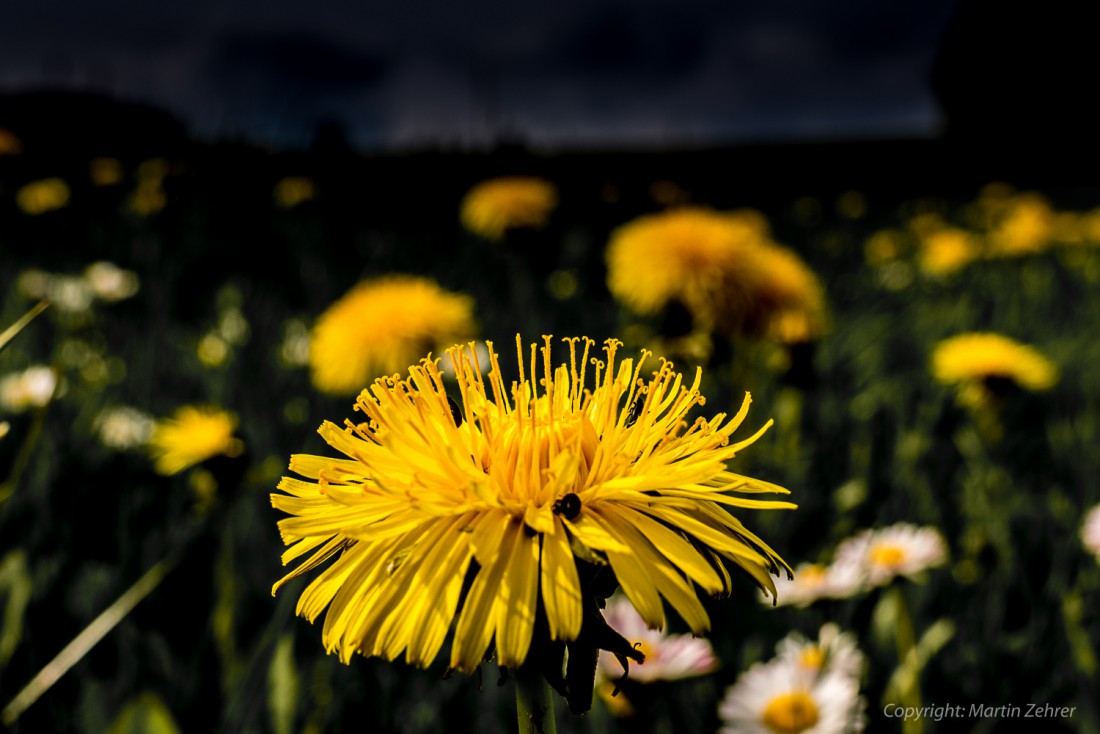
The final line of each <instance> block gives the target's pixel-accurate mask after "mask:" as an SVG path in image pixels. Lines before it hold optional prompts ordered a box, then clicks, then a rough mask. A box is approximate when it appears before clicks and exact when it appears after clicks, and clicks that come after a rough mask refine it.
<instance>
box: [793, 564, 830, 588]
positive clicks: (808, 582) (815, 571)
mask: <svg viewBox="0 0 1100 734" xmlns="http://www.w3.org/2000/svg"><path fill="white" fill-rule="evenodd" d="M826 576H827V569H826V568H825V567H824V566H822V565H821V564H819V563H812V564H810V565H809V566H805V567H803V568H800V569H799V570H798V580H799V581H801V582H802V583H803V584H804V585H805V586H811V587H813V586H821V585H822V584H823V583H825V577H826Z"/></svg>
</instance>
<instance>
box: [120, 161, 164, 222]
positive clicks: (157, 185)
mask: <svg viewBox="0 0 1100 734" xmlns="http://www.w3.org/2000/svg"><path fill="white" fill-rule="evenodd" d="M143 165H144V164H143ZM167 203H168V197H167V195H165V193H164V187H163V186H162V185H161V182H160V179H153V178H142V179H140V180H139V181H138V185H137V188H135V189H134V192H133V193H132V194H131V195H130V202H129V204H130V211H132V212H133V213H134V214H137V215H140V216H143V217H148V216H150V215H152V214H156V213H157V212H159V211H160V210H162V209H164V207H165V205H166V204H167Z"/></svg>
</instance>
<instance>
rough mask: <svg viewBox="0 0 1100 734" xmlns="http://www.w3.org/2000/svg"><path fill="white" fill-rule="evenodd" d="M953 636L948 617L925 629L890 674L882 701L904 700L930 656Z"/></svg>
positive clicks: (953, 632) (952, 626) (953, 628)
mask: <svg viewBox="0 0 1100 734" xmlns="http://www.w3.org/2000/svg"><path fill="white" fill-rule="evenodd" d="M954 636H955V623H954V622H952V621H951V620H950V619H941V620H938V621H937V622H935V623H934V624H933V625H932V626H931V627H929V628H928V629H927V630H925V632H924V634H923V635H921V638H920V641H918V642H917V644H916V646H915V647H913V648H912V649H911V650H910V651H909V654H908V655H906V656H905V660H904V661H902V663H901V664H900V665H898V668H897V670H895V671H894V674H893V675H892V676H890V682H889V683H887V684H886V693H885V694H884V695H883V700H884V701H904V700H905V697H906V693H907V692H908V691H911V690H914V687H915V686H916V684H917V680H918V679H919V678H920V672H921V670H923V669H924V666H925V665H927V664H928V661H929V660H931V659H932V656H933V655H935V654H936V653H937V652H939V651H940V650H942V649H943V647H944V645H946V644H947V643H948V642H950V641H951V638H952V637H954Z"/></svg>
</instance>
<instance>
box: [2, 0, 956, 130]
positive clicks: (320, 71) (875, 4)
mask: <svg viewBox="0 0 1100 734" xmlns="http://www.w3.org/2000/svg"><path fill="white" fill-rule="evenodd" d="M956 2H957V0H927V1H926V2H923V3H915V2H908V3H900V4H899V3H882V2H881V1H880V0H834V1H833V2H830V3H818V2H813V1H812V0H776V2H774V3H768V4H762V3H757V4H751V5H750V4H745V3H730V2H725V1H718V0H713V1H712V0H682V1H681V2H679V3H675V4H674V3H669V2H656V1H650V0H636V2H632V3H626V2H618V1H617V0H559V2H557V3H555V4H554V5H549V4H539V5H535V4H524V3H515V2H506V1H505V0H477V2H469V3H461V4H460V3H443V2H433V1H431V0H407V2H403V3H386V4H382V3H362V2H354V1H353V0H339V1H337V2H328V3H325V4H323V5H316V4H314V5H303V4H301V3H300V2H297V1H293V0H267V2H264V3H259V2H256V0H240V1H239V2H236V3H233V4H224V3H216V2H214V0H193V2H191V3H189V4H186V5H180V6H164V5H159V4H150V3H142V2H138V1H137V0H106V1H105V2H101V3H97V4H96V6H95V7H94V8H93V7H91V6H88V5H86V4H82V3H78V2H77V1H76V0H52V2H51V0H44V2H41V3H35V4H24V5H21V6H20V7H19V8H17V9H15V11H14V13H13V17H12V18H11V19H10V22H8V23H6V24H5V25H4V26H2V27H0V85H5V84H6V85H9V86H11V85H14V86H17V87H19V86H22V87H26V86H28V85H32V84H34V83H36V82H40V81H42V80H43V78H44V77H51V76H52V77H61V78H62V80H63V81H64V78H68V79H69V80H70V81H71V82H72V83H73V84H74V85H76V86H78V87H79V86H80V85H81V84H88V83H90V82H89V81H88V80H90V79H91V80H95V79H103V78H106V79H109V80H110V90H111V91H115V92H117V93H120V94H123V95H125V96H128V97H131V98H136V99H143V100H146V101H148V102H150V103H153V104H159V105H162V106H164V107H166V108H168V109H170V110H172V111H173V112H175V113H177V114H179V115H181V116H182V117H183V118H184V119H186V120H188V121H189V123H190V124H192V125H193V126H194V127H195V128H196V129H198V130H199V132H201V133H205V134H224V133H225V132H227V131H228V132H234V133H244V134H248V135H251V136H254V137H256V138H259V139H261V140H263V139H266V138H275V139H276V141H277V142H284V143H291V144H296V143H302V142H307V140H306V139H307V138H308V131H309V130H311V129H312V126H314V125H315V124H316V123H317V121H318V120H320V119H324V118H338V119H342V120H344V121H345V123H346V124H347V127H348V130H349V133H350V135H351V137H352V139H353V141H355V142H357V143H359V144H362V145H371V146H377V145H387V144H395V143H398V144H418V145H419V144H431V143H433V142H434V143H439V142H443V143H456V142H457V143H479V142H481V143H488V142H491V141H492V140H493V139H494V138H495V137H497V136H499V135H501V134H503V133H508V134H518V135H520V136H522V137H525V138H527V139H530V140H534V141H538V142H543V143H547V144H571V143H582V144H605V145H606V144H612V145H614V144H638V143H645V142H647V141H648V142H651V143H660V142H668V141H672V140H676V139H686V140H695V141H700V140H704V139H713V140H715V141H719V142H721V141H725V140H728V139H737V138H738V137H739V136H746V135H748V136H750V137H773V138H790V137H800V136H806V135H842V136H843V135H862V134H867V133H868V131H871V132H872V133H874V132H876V131H877V134H880V135H886V134H899V133H917V134H921V133H923V134H930V133H931V132H933V131H934V130H935V127H936V121H937V118H936V115H937V112H936V106H935V101H934V98H933V97H932V94H931V92H930V90H929V84H928V73H929V68H930V66H931V62H932V57H933V54H934V51H935V46H936V42H937V39H938V37H939V34H940V31H941V29H942V28H943V27H944V25H945V24H946V22H947V18H948V16H949V14H950V12H951V9H952V8H953V7H954V5H955V4H956ZM44 67H45V68H46V69H47V71H43V68H44ZM97 69H99V70H100V71H99V72H97V71H96V70H97ZM103 69H109V70H110V71H109V73H108V72H103V71H102V70H103ZM49 81H57V79H56V78H53V79H49Z"/></svg>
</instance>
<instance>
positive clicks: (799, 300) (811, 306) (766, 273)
mask: <svg viewBox="0 0 1100 734" xmlns="http://www.w3.org/2000/svg"><path fill="white" fill-rule="evenodd" d="M756 267H757V269H758V272H759V277H758V278H756V279H755V280H754V281H753V283H752V285H751V288H750V289H749V314H748V317H747V318H746V320H745V323H744V331H745V333H747V334H748V335H750V336H762V337H764V338H766V339H770V340H773V341H778V342H782V343H784V344H794V343H798V342H808V341H813V340H814V339H817V338H819V337H821V336H822V335H823V334H824V333H825V331H826V326H827V317H826V309H825V290H824V288H822V286H821V281H820V280H818V277H817V275H816V274H815V273H814V271H813V270H811V269H810V267H809V266H808V265H807V264H806V263H805V262H804V261H803V260H802V258H800V257H799V256H798V255H797V254H796V253H795V252H794V251H793V250H789V249H787V248H785V247H780V246H778V245H764V246H761V247H760V248H759V249H758V251H757V254H756ZM733 277H734V278H737V277H738V275H737V274H734V275H733ZM730 287H731V289H735V288H737V285H731V286H730Z"/></svg>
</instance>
